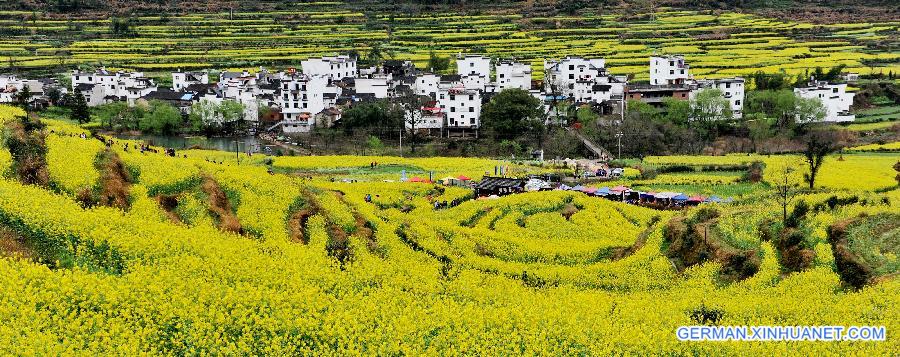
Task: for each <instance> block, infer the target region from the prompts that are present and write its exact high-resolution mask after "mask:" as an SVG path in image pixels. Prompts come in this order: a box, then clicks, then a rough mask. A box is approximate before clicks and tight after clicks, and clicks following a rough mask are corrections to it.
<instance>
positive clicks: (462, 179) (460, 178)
mask: <svg viewBox="0 0 900 357" xmlns="http://www.w3.org/2000/svg"><path fill="white" fill-rule="evenodd" d="M457 178H458V179H459V180H460V181H469V180H471V179H470V178H469V177H467V176H466V175H459V177H457Z"/></svg>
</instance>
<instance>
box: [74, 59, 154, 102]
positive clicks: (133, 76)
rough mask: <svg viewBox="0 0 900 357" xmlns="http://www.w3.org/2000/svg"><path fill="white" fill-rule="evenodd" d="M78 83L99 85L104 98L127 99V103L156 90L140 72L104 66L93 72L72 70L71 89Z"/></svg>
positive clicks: (150, 81)
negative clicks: (109, 69)
mask: <svg viewBox="0 0 900 357" xmlns="http://www.w3.org/2000/svg"><path fill="white" fill-rule="evenodd" d="M79 84H91V85H95V86H99V87H100V88H99V89H100V90H101V91H102V93H103V97H104V98H105V99H112V97H115V98H116V100H125V101H127V102H128V105H134V103H135V101H136V100H137V99H138V98H141V97H143V96H145V95H147V94H150V93H151V92H155V91H156V90H157V87H156V83H155V82H154V81H153V80H152V79H150V78H147V77H145V76H144V74H143V73H141V72H124V71H118V72H109V71H107V70H106V69H105V68H100V69H98V70H97V71H94V72H82V71H79V70H74V71H72V89H73V90H74V89H75V87H77V86H78V85H79ZM94 102H95V103H96V102H97V101H94Z"/></svg>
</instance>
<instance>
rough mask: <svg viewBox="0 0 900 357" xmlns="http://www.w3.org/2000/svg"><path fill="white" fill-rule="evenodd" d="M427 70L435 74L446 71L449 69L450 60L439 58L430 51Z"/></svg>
mask: <svg viewBox="0 0 900 357" xmlns="http://www.w3.org/2000/svg"><path fill="white" fill-rule="evenodd" d="M428 68H430V69H431V70H432V71H434V72H435V73H438V72H443V71H446V70H447V69H448V68H450V58H449V57H443V56H440V55H438V54H437V53H435V52H434V50H431V51H430V52H428Z"/></svg>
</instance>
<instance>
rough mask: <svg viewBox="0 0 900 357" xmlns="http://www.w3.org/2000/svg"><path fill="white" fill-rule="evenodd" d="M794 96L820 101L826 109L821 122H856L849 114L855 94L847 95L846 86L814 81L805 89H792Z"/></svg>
mask: <svg viewBox="0 0 900 357" xmlns="http://www.w3.org/2000/svg"><path fill="white" fill-rule="evenodd" d="M794 94H795V95H797V96H798V97H802V98H817V99H819V100H821V101H822V104H823V105H825V109H827V111H828V112H827V114H826V116H825V119H823V121H827V122H844V121H854V120H856V115H853V114H850V106H851V105H853V97H854V96H855V94H853V93H847V84H845V83H828V82H825V81H814V82H810V83H808V84H807V85H806V86H805V87H800V88H794Z"/></svg>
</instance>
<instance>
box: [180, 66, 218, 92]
mask: <svg viewBox="0 0 900 357" xmlns="http://www.w3.org/2000/svg"><path fill="white" fill-rule="evenodd" d="M191 84H209V73H207V72H181V71H178V72H172V90H174V91H176V92H180V91H183V90H184V89H185V88H187V87H188V86H189V85H191Z"/></svg>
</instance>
